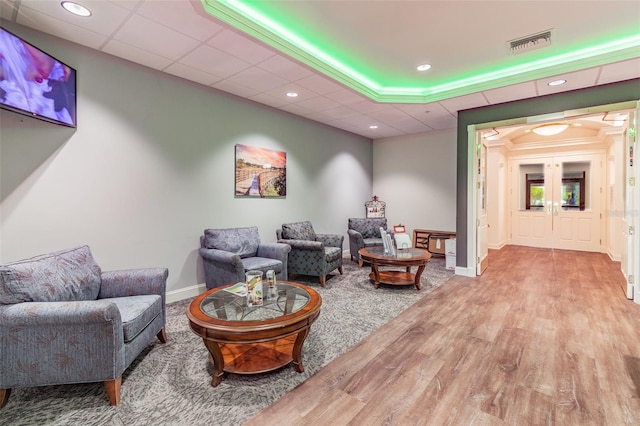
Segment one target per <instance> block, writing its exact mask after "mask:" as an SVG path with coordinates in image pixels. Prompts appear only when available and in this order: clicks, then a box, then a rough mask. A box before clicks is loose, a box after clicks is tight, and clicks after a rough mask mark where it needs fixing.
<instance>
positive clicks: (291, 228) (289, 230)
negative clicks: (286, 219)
mask: <svg viewBox="0 0 640 426" xmlns="http://www.w3.org/2000/svg"><path fill="white" fill-rule="evenodd" d="M282 238H284V239H287V240H305V241H315V240H316V233H315V231H314V230H313V226H312V225H311V222H296V223H285V224H283V225H282Z"/></svg>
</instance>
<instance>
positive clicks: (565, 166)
mask: <svg viewBox="0 0 640 426" xmlns="http://www.w3.org/2000/svg"><path fill="white" fill-rule="evenodd" d="M603 160H604V154H602V153H597V154H581V155H554V156H548V157H538V158H525V159H512V160H511V166H510V176H511V177H510V182H511V185H510V193H511V197H510V198H511V209H510V210H511V214H510V217H511V235H510V239H511V244H516V245H525V246H530V247H544V248H557V249H566V250H579V251H595V252H600V251H601V245H602V241H601V233H602V231H601V228H602V209H603V206H602V199H603V198H602V191H603V188H602V186H603V184H602V179H603V172H602V167H603Z"/></svg>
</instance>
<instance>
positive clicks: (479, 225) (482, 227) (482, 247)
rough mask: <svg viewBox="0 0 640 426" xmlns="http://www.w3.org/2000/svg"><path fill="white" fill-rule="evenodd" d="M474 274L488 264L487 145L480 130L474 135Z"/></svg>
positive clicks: (478, 273)
mask: <svg viewBox="0 0 640 426" xmlns="http://www.w3.org/2000/svg"><path fill="white" fill-rule="evenodd" d="M476 157H477V158H476V175H477V176H476V182H477V183H476V191H477V196H476V200H477V203H478V204H477V210H476V218H477V222H476V244H477V248H476V253H477V256H478V258H477V259H476V261H477V263H476V274H477V275H482V272H484V270H485V269H487V267H488V266H489V223H488V214H487V145H486V141H485V140H484V139H483V138H482V137H481V135H480V132H478V133H477V135H476Z"/></svg>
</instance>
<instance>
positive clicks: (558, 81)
mask: <svg viewBox="0 0 640 426" xmlns="http://www.w3.org/2000/svg"><path fill="white" fill-rule="evenodd" d="M566 82H567V80H565V79H562V78H561V79H560V80H553V81H550V82H549V83H547V86H560V85H561V84H565V83H566Z"/></svg>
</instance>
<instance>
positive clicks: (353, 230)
mask: <svg viewBox="0 0 640 426" xmlns="http://www.w3.org/2000/svg"><path fill="white" fill-rule="evenodd" d="M380 228H382V229H384V230H385V231H386V230H387V219H386V218H379V217H376V218H353V217H352V218H349V223H348V229H347V234H348V235H349V254H350V255H351V261H352V262H353V261H354V259H357V260H358V266H360V267H362V263H363V262H362V259H360V255H359V254H358V251H359V250H360V249H361V248H363V247H375V246H382V245H383V244H382V236H381V235H380Z"/></svg>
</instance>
